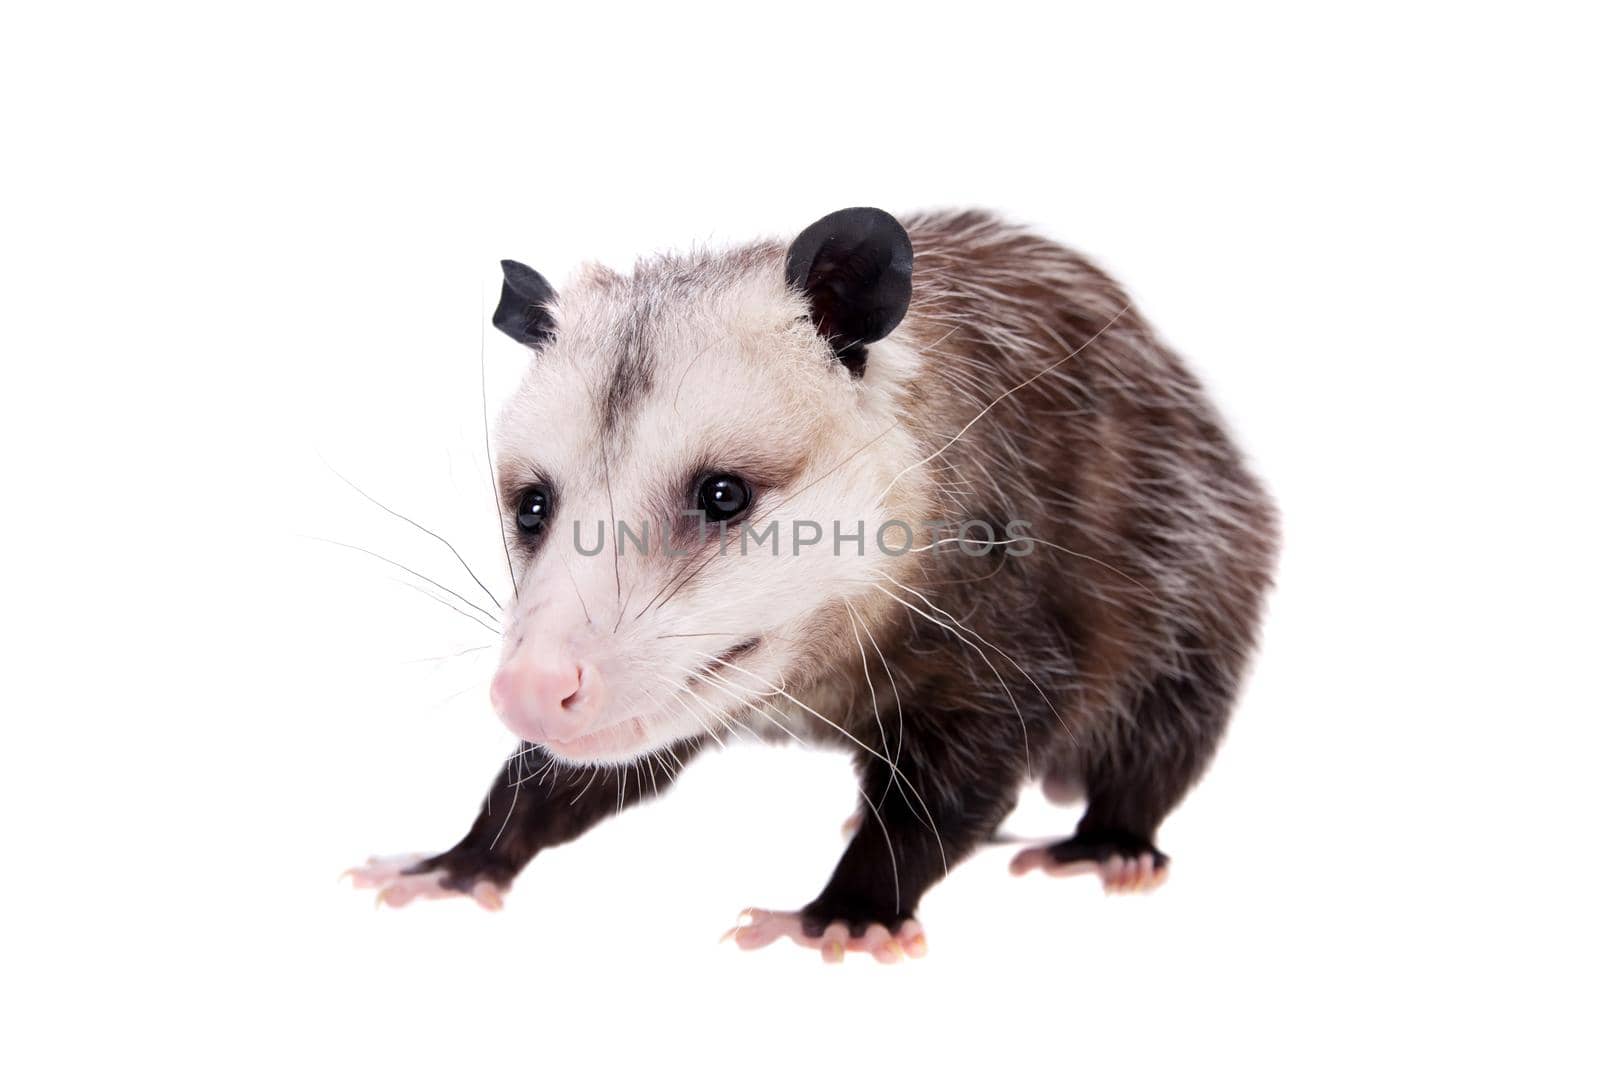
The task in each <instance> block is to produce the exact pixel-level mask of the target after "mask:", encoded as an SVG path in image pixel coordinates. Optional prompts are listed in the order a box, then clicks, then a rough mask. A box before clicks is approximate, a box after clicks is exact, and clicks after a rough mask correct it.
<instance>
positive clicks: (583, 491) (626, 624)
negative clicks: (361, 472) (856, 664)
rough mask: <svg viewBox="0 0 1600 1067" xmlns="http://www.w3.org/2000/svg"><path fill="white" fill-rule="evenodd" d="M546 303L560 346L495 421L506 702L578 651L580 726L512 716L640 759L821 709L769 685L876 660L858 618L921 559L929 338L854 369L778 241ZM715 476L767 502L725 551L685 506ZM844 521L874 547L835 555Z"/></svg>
mask: <svg viewBox="0 0 1600 1067" xmlns="http://www.w3.org/2000/svg"><path fill="white" fill-rule="evenodd" d="M551 310H552V314H553V318H554V320H555V329H554V333H553V337H552V339H550V340H548V341H547V342H545V343H544V344H543V345H542V346H540V347H539V348H538V349H537V350H536V351H534V352H533V354H532V362H531V365H530V367H529V369H528V371H527V374H526V377H525V378H524V380H523V382H522V383H521V385H520V387H519V388H518V390H517V392H516V394H515V395H514V396H513V398H512V399H511V400H510V401H509V402H508V403H507V405H506V407H505V409H504V411H503V413H502V415H501V418H500V422H499V427H498V433H497V436H498V446H497V449H496V460H497V466H498V468H499V469H498V479H499V484H500V492H501V498H502V503H503V509H504V517H505V524H506V537H507V540H508V543H509V547H510V553H511V559H512V563H513V571H514V572H515V575H516V580H517V595H516V597H515V598H514V601H513V602H512V603H511V604H510V605H509V606H508V609H507V619H506V627H505V642H504V649H503V653H502V659H501V663H502V666H501V671H500V676H499V677H497V679H496V693H497V701H496V702H497V705H499V704H500V703H501V701H502V699H504V700H506V701H510V702H512V703H515V702H516V701H518V700H519V699H523V698H524V697H526V695H527V692H529V691H531V689H532V688H537V685H538V684H539V683H537V681H533V682H530V681H528V679H529V678H530V677H532V675H530V674H529V672H530V671H532V672H535V673H537V672H538V671H539V670H542V669H543V666H542V665H543V664H548V663H551V662H556V661H560V662H563V663H573V664H577V665H578V668H577V669H578V674H577V677H578V678H579V679H580V680H581V683H582V685H583V687H584V688H583V689H582V690H581V692H582V699H581V700H578V701H576V702H575V707H576V708H577V710H576V711H575V712H574V715H575V717H574V719H573V720H572V721H573V722H574V723H577V724H579V726H581V733H577V734H576V736H573V733H574V730H571V729H563V728H561V725H560V724H561V715H562V712H561V705H560V701H559V697H560V693H557V694H556V696H555V699H556V704H555V705H554V706H551V705H549V703H548V700H547V702H546V706H543V707H542V708H539V709H535V711H536V712H537V716H538V721H539V725H537V726H534V727H532V728H530V729H524V728H522V727H520V726H518V725H517V722H516V721H515V720H514V717H513V716H511V715H507V713H506V710H505V708H504V707H502V708H501V713H502V715H503V716H505V717H506V719H507V722H508V723H509V724H511V725H512V727H513V729H515V730H516V731H517V732H518V733H520V734H522V735H523V736H524V737H527V738H528V739H530V740H536V741H540V742H541V743H543V744H544V745H545V747H546V748H548V749H549V750H550V751H551V752H553V753H554V754H555V755H557V756H558V757H561V758H564V759H568V760H572V761H575V762H620V761H624V760H629V759H632V758H633V757H635V756H637V755H639V754H641V753H644V752H647V751H651V750H654V749H658V748H661V747H663V746H665V745H667V744H669V743H671V742H673V741H675V740H678V739H682V738H687V737H691V736H695V735H699V734H704V733H706V732H707V731H708V730H712V729H717V730H722V729H724V728H725V725H726V723H727V721H728V720H736V721H738V722H740V723H742V724H745V725H747V726H749V727H751V728H753V729H756V730H762V729H765V728H769V727H770V726H771V723H770V721H768V720H769V717H771V718H776V717H779V716H780V715H782V714H783V713H784V712H785V711H787V712H788V713H789V714H790V715H793V716H795V717H797V718H803V717H805V716H807V714H808V713H807V712H805V711H803V710H802V709H801V708H799V707H798V705H796V704H795V703H794V701H792V700H790V699H788V698H787V697H784V696H782V695H777V696H774V695H773V694H774V691H775V690H777V689H780V688H781V689H784V690H787V691H788V692H790V693H794V692H795V691H796V689H797V688H798V687H802V686H804V685H806V684H807V683H808V682H809V681H811V680H812V679H813V678H814V677H815V675H816V674H817V672H818V670H819V668H822V667H823V666H825V665H826V664H828V663H831V662H836V661H837V656H838V655H839V654H840V652H841V650H842V649H848V650H849V654H850V655H852V656H854V655H857V645H856V637H854V636H853V635H852V630H854V629H855V628H856V627H858V626H864V625H865V624H866V621H867V620H866V615H865V613H866V612H868V611H869V608H868V606H867V605H868V604H869V603H870V601H871V600H872V599H873V593H874V588H873V587H874V585H875V584H885V582H886V580H885V579H884V578H883V577H882V575H883V574H884V573H885V572H889V573H898V572H899V570H900V568H901V567H902V566H903V564H904V561H905V559H906V558H908V557H904V556H901V555H899V554H898V553H899V552H900V550H901V547H902V545H903V544H904V540H905V530H904V529H902V528H899V527H893V526H891V527H887V528H885V526H884V524H885V523H886V522H888V521H889V520H891V519H898V520H903V521H905V522H907V523H909V524H912V525H913V526H915V525H916V524H917V523H919V522H920V521H921V518H922V516H920V515H919V514H916V513H915V511H914V509H915V504H914V501H915V500H916V499H917V492H918V489H919V486H920V484H921V473H920V471H919V470H918V469H917V467H916V464H917V458H918V457H917V454H916V452H915V451H914V449H913V447H912V444H911V440H910V437H909V435H908V433H907V431H906V430H905V429H904V427H903V425H902V423H901V421H900V419H899V418H898V412H899V410H900V408H901V392H902V389H903V387H904V384H905V383H906V382H907V381H909V380H910V379H911V377H912V376H913V375H914V374H915V371H916V355H915V352H914V350H913V349H912V348H911V347H910V346H908V345H906V344H904V343H902V342H899V341H897V340H896V339H895V338H894V337H893V336H891V337H890V338H886V339H884V340H883V341H881V342H879V343H877V344H874V345H873V346H872V347H871V351H870V356H869V359H868V361H867V366H866V371H865V373H864V374H863V375H862V376H860V377H854V376H852V375H851V374H850V373H849V371H848V370H847V369H846V368H845V367H844V366H843V365H842V364H841V363H840V362H839V361H838V360H837V359H836V358H834V355H833V353H832V351H831V350H830V348H829V346H828V345H827V344H826V343H825V342H824V341H823V340H822V338H821V337H819V336H818V333H817V330H816V328H815V327H814V326H813V325H812V322H811V321H810V318H809V317H808V311H807V305H806V302H805V299H804V298H803V297H802V296H800V295H799V294H797V293H795V292H793V291H792V290H791V289H790V288H789V287H788V286H787V285H786V283H785V279H784V266H783V261H782V257H781V254H780V253H778V251H777V250H776V249H774V250H773V252H772V254H771V255H766V254H749V255H743V256H738V257H732V258H721V259H718V258H710V257H707V258H698V259H694V260H687V261H683V260H680V261H666V262H662V263H658V264H653V265H648V266H646V267H644V268H642V269H641V270H640V272H639V273H638V274H637V275H636V276H635V277H634V278H632V279H624V278H622V277H620V276H619V275H616V274H614V273H611V272H610V271H606V270H604V269H600V268H589V269H587V270H585V271H584V272H582V273H581V274H580V275H579V276H578V277H577V278H576V279H575V280H573V281H572V282H571V283H569V284H568V285H567V286H566V287H565V288H564V289H563V290H562V291H561V295H560V297H559V299H558V301H557V302H556V303H555V305H554V307H553V308H552V309H551ZM608 412H609V414H608ZM713 474H723V475H731V476H734V477H735V478H737V479H741V480H742V481H743V482H744V483H745V484H747V485H748V487H749V489H750V491H751V503H750V505H749V509H748V511H746V512H745V513H744V514H743V515H741V516H739V517H738V518H737V520H736V524H735V525H732V526H730V527H728V528H726V529H724V530H723V531H721V541H722V542H723V544H724V545H725V547H719V528H718V526H717V525H716V524H714V523H713V524H708V525H707V526H706V527H705V534H704V537H702V534H701V532H700V526H699V524H698V521H697V519H696V518H695V517H684V516H683V514H682V513H683V512H687V511H693V510H694V509H695V508H696V507H697V503H698V498H697V494H698V492H699V487H700V484H701V481H702V480H703V479H704V478H705V477H706V476H707V475H713ZM534 487H542V489H543V491H544V493H545V494H546V503H547V506H548V510H549V514H548V518H547V521H546V522H545V523H544V526H543V529H542V532H537V533H535V534H533V535H532V536H529V534H528V532H527V531H526V530H524V529H523V528H522V527H521V526H520V525H519V522H518V519H517V515H518V509H519V506H520V505H521V502H522V501H523V500H524V498H525V495H526V494H527V493H528V492H529V490H530V489H532V488H534ZM797 523H799V524H802V525H801V526H800V527H799V528H798V529H799V532H800V533H801V534H802V538H804V537H811V536H815V535H816V528H814V527H811V526H809V525H806V524H809V523H815V524H817V526H819V527H820V529H821V541H820V543H817V544H812V545H804V546H801V545H798V544H797V538H796V531H797V526H796V524H797ZM835 523H837V524H838V528H839V529H840V530H841V531H842V532H843V533H844V534H845V535H853V534H855V533H856V532H857V531H858V529H860V530H864V532H865V537H864V539H863V542H861V543H859V544H858V543H857V542H856V541H853V540H845V541H840V542H838V543H837V544H836V542H835V539H834V529H835ZM614 524H615V525H614ZM622 524H625V525H626V526H627V527H628V529H629V530H630V531H632V533H633V534H634V535H635V536H640V535H641V534H642V533H643V531H645V530H646V529H648V537H649V541H650V544H649V547H648V550H641V549H640V548H639V547H638V546H637V544H635V543H634V542H633V541H631V540H629V541H625V542H622V543H620V544H619V540H618V537H617V526H618V525H622ZM769 524H770V528H771V529H774V530H775V531H776V554H774V551H773V542H772V539H771V537H770V536H769V537H768V539H767V540H765V541H763V542H762V543H761V544H759V545H756V544H754V543H752V542H751V541H749V540H748V539H742V537H741V533H742V531H745V530H748V531H749V533H750V534H752V535H753V534H755V533H757V532H759V533H762V534H766V533H767V531H768V528H769ZM575 527H576V529H575ZM602 528H603V529H604V537H605V541H604V548H603V550H601V551H599V552H596V551H595V549H596V546H597V542H598V539H599V537H600V536H601V532H600V531H601V529H602ZM880 529H884V530H885V532H884V534H883V539H882V544H880V543H879V539H878V536H877V534H878V531H879V530H880ZM666 531H670V537H669V538H668V540H667V543H666V547H665V548H664V547H663V543H662V538H663V533H664V532H666ZM885 546H887V549H888V551H885ZM580 547H581V549H582V551H580ZM676 553H686V554H676ZM877 599H878V600H880V601H881V599H882V598H881V597H878V598H877ZM847 604H848V605H849V606H846V605H847ZM752 641H754V642H757V643H756V644H755V645H754V646H753V647H752V646H751V645H750V642H752ZM735 649H737V650H738V651H737V652H736V653H735V654H733V655H731V656H729V655H727V654H728V653H729V652H730V650H735ZM719 658H721V659H725V662H723V663H719V662H718V660H719ZM519 687H521V688H519ZM763 697H769V698H771V699H768V700H762V699H761V698H763ZM530 699H531V698H530ZM752 701H754V702H756V703H759V704H762V705H763V706H764V707H765V708H766V709H767V710H766V711H764V712H757V711H755V710H754V709H752V708H750V707H748V706H747V705H749V704H750V703H751V702H752ZM552 722H554V723H555V725H554V726H552V725H551V724H552ZM574 729H577V727H574Z"/></svg>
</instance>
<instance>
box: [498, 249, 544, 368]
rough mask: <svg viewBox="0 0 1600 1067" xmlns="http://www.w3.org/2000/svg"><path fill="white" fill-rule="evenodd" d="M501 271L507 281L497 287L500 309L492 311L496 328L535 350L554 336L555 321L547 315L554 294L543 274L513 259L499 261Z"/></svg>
mask: <svg viewBox="0 0 1600 1067" xmlns="http://www.w3.org/2000/svg"><path fill="white" fill-rule="evenodd" d="M500 269H501V271H503V272H504V273H505V277H506V280H505V283H504V284H503V285H501V286H500V306H499V307H497V308H495V309H494V325H495V328H496V329H497V330H500V331H501V332H502V333H504V334H506V335H507V336H508V337H511V338H514V339H515V340H518V341H521V342H522V343H523V344H525V345H529V346H531V347H533V348H538V347H539V346H540V345H542V344H544V343H545V342H546V341H549V340H550V339H551V338H552V337H554V336H555V335H556V322H555V319H554V318H553V317H552V316H551V314H550V308H551V306H552V305H554V304H555V302H556V291H555V290H554V289H552V288H551V287H550V283H549V282H547V281H545V280H544V275H542V274H540V273H539V272H538V271H536V270H534V269H533V268H532V267H524V266H523V265H522V264H521V263H518V262H517V261H516V260H514V259H502V260H501V261H500Z"/></svg>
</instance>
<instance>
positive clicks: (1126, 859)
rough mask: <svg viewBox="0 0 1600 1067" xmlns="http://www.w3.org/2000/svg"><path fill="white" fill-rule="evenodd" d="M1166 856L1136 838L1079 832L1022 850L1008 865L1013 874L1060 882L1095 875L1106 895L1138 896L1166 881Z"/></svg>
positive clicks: (1107, 833)
mask: <svg viewBox="0 0 1600 1067" xmlns="http://www.w3.org/2000/svg"><path fill="white" fill-rule="evenodd" d="M1168 866H1169V861H1168V859H1167V856H1166V853H1164V852H1162V851H1161V850H1160V849H1158V848H1156V847H1155V845H1153V844H1151V843H1150V841H1149V840H1148V839H1144V838H1140V837H1139V836H1138V835H1135V834H1127V833H1116V832H1107V831H1098V830H1087V831H1083V830H1080V831H1079V832H1078V833H1077V834H1075V835H1074V836H1072V837H1069V838H1067V839H1066V840H1065V841H1057V842H1056V843H1055V844H1053V845H1044V846H1042V847H1036V848H1025V849H1023V850H1022V851H1021V852H1019V853H1017V855H1016V858H1014V859H1013V860H1012V861H1011V873H1012V874H1027V873H1028V872H1029V871H1034V870H1042V871H1044V872H1045V873H1046V874H1049V875H1052V876H1054V877H1057V878H1060V877H1065V876H1067V875H1073V874H1084V873H1087V872H1089V871H1095V872H1098V873H1099V875H1100V881H1101V882H1102V883H1103V884H1104V886H1105V889H1106V892H1108V893H1137V892H1148V891H1149V890H1152V889H1155V888H1156V887H1157V886H1159V885H1161V883H1163V882H1165V881H1166V880H1167V869H1168Z"/></svg>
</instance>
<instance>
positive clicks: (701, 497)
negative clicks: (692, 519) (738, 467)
mask: <svg viewBox="0 0 1600 1067" xmlns="http://www.w3.org/2000/svg"><path fill="white" fill-rule="evenodd" d="M696 496H697V498H698V499H696V501H695V506H696V507H698V508H699V509H700V510H701V511H703V512H705V513H706V520H707V521H708V522H727V521H729V520H730V519H735V518H738V517H739V516H740V515H742V514H743V513H744V512H745V510H746V509H747V508H749V507H750V496H751V493H750V487H749V486H748V485H746V484H745V482H744V479H743V478H738V477H735V476H734V475H732V474H713V475H710V476H708V477H707V478H706V480H705V481H703V482H701V483H700V490H699V492H698V493H697V494H696Z"/></svg>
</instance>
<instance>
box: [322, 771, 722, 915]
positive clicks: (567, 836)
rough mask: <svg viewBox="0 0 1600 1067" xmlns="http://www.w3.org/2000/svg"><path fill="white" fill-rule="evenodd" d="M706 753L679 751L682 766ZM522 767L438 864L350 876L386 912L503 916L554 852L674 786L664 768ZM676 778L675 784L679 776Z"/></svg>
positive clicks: (383, 866) (406, 864)
mask: <svg viewBox="0 0 1600 1067" xmlns="http://www.w3.org/2000/svg"><path fill="white" fill-rule="evenodd" d="M699 750H700V746H699V744H698V743H697V742H694V741H690V742H687V743H683V744H679V745H676V746H674V748H673V749H672V753H673V755H674V756H675V757H676V758H677V761H678V763H679V764H680V765H681V764H682V763H685V762H687V761H688V760H689V758H690V757H692V756H693V755H694V754H695V753H697V752H698V751H699ZM521 764H522V761H520V760H516V761H512V762H511V763H510V764H508V773H505V774H501V775H499V776H497V777H496V779H495V783H494V785H493V786H492V787H491V788H490V790H489V795H488V796H487V797H486V798H485V799H484V802H483V806H482V807H481V808H480V809H479V811H478V817H477V819H476V820H474V821H473V824H472V828H471V829H469V830H468V831H467V834H466V836H465V837H463V838H462V839H461V840H460V841H458V842H457V843H456V844H455V846H454V847H452V848H450V849H448V850H447V851H445V852H441V853H439V854H438V855H436V856H431V857H423V856H407V857H402V858H400V859H397V860H387V861H386V860H382V859H376V858H375V859H374V860H372V861H369V862H368V863H367V864H366V865H365V866H363V867H357V868H353V869H352V870H351V871H350V872H348V873H349V874H350V875H351V876H352V878H353V879H354V881H355V885H356V887H357V888H360V889H368V888H376V889H377V890H378V904H379V906H380V907H381V906H382V905H384V904H389V905H392V906H394V907H401V906H403V905H405V904H406V903H408V902H409V901H411V900H413V899H426V898H435V897H448V896H454V895H463V896H469V897H471V898H472V899H474V900H476V901H477V902H478V903H479V904H480V905H482V906H484V907H486V908H490V909H497V908H498V907H499V906H500V903H501V893H502V891H504V890H505V889H506V888H507V887H509V886H510V885H511V881H512V879H514V878H516V876H517V874H518V873H519V872H521V870H522V869H523V868H524V867H526V866H527V865H528V862H529V861H530V860H532V859H533V857H534V856H536V855H538V853H539V852H540V851H542V850H543V849H546V848H553V847H555V846H556V845H563V844H566V843H567V842H568V841H572V840H574V839H576V838H577V837H579V836H581V835H582V834H583V833H585V832H586V831H587V830H589V829H590V828H591V827H593V826H595V825H596V824H598V823H600V822H602V821H603V820H604V819H605V818H606V817H607V816H610V815H613V814H616V813H617V812H619V811H621V810H622V809H623V808H624V807H629V806H632V805H633V804H635V803H637V802H638V801H639V800H642V799H645V798H647V797H653V796H655V795H656V793H657V792H659V790H660V789H662V788H665V787H666V786H667V785H668V784H669V783H670V782H671V780H672V778H671V777H669V776H668V775H667V774H666V773H665V772H664V771H662V770H661V769H660V768H659V767H657V769H656V772H655V775H654V777H653V778H652V776H651V774H650V772H649V770H648V769H646V768H644V767H642V766H637V765H633V764H628V765H625V766H620V767H611V766H605V767H598V766H597V767H580V766H571V765H568V764H565V763H561V762H559V761H553V762H551V763H549V764H548V765H546V766H544V767H543V768H542V769H540V770H538V771H527V770H524V769H523V768H522V766H521ZM672 777H675V776H672Z"/></svg>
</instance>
